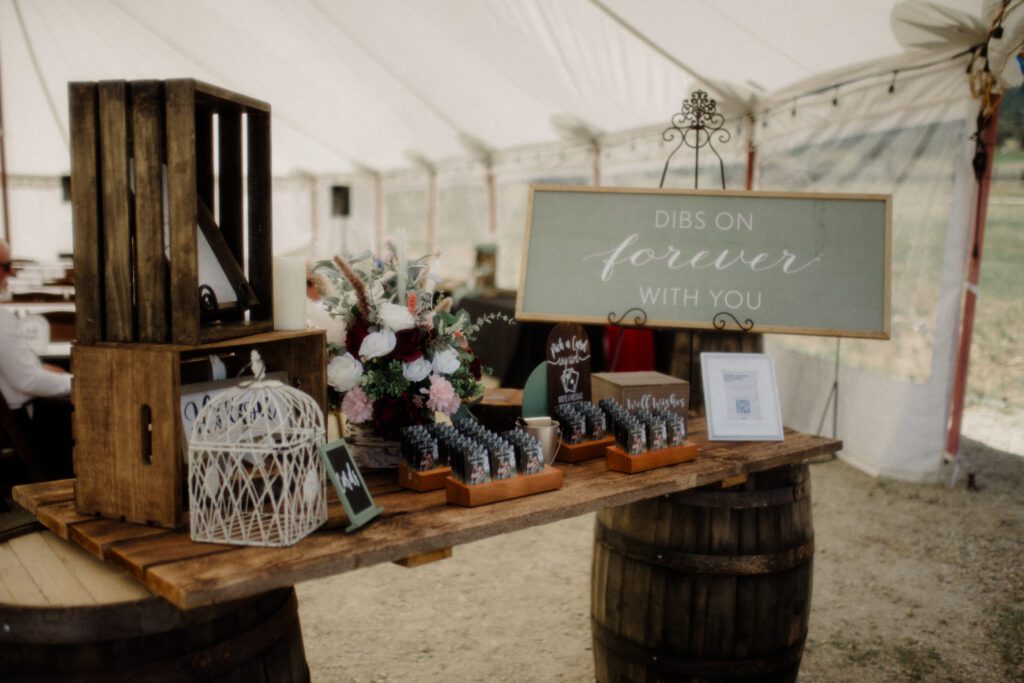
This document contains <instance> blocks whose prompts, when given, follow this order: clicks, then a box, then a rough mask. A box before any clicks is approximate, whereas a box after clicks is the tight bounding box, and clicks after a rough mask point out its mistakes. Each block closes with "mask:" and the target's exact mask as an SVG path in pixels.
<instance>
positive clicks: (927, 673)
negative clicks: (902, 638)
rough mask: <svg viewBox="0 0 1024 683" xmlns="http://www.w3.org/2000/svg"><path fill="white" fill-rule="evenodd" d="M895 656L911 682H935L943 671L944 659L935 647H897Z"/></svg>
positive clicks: (894, 649) (894, 652)
mask: <svg viewBox="0 0 1024 683" xmlns="http://www.w3.org/2000/svg"><path fill="white" fill-rule="evenodd" d="M893 656H894V657H895V659H896V663H897V664H899V667H900V669H902V671H903V673H904V674H906V676H907V680H909V681H934V680H936V679H937V676H936V674H937V673H938V672H940V671H942V657H941V656H940V655H939V652H938V650H936V649H935V648H933V647H924V646H921V645H896V646H895V647H894V648H893Z"/></svg>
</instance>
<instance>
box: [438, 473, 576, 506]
mask: <svg viewBox="0 0 1024 683" xmlns="http://www.w3.org/2000/svg"><path fill="white" fill-rule="evenodd" d="M445 486H446V489H445V493H446V496H445V497H446V499H447V501H448V504H449V505H461V506H463V507H468V508H472V507H476V506H477V505H490V504H491V503H500V502H501V501H503V500H511V499H513V498H522V497H523V496H532V495H533V494H535V493H544V492H545V491H555V490H557V489H560V488H562V470H559V469H555V468H554V467H551V466H550V465H548V466H547V467H545V468H544V469H543V470H541V471H540V472H537V474H525V475H519V476H517V477H512V478H511V479H499V480H497V481H489V482H487V483H486V484H474V485H472V486H470V485H468V484H463V483H462V482H461V481H455V480H454V479H452V478H451V477H448V479H446V480H445Z"/></svg>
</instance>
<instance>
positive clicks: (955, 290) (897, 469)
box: [758, 64, 977, 481]
mask: <svg viewBox="0 0 1024 683" xmlns="http://www.w3.org/2000/svg"><path fill="white" fill-rule="evenodd" d="M888 86H889V82H887V81H885V80H882V81H881V82H876V83H873V84H872V83H870V82H866V83H863V84H862V85H861V86H860V87H859V88H858V91H857V92H855V93H854V92H851V93H845V94H843V93H840V94H839V95H838V96H836V95H835V94H834V93H824V94H822V95H819V96H817V97H812V98H806V99H804V100H801V101H799V102H797V103H796V105H795V109H793V110H792V111H790V112H778V113H777V115H775V116H772V117H768V118H767V119H766V120H765V124H766V125H765V127H764V128H762V129H760V130H759V132H760V133H761V135H760V137H759V150H760V153H761V155H762V161H761V163H760V164H759V167H758V189H801V190H809V191H842V192H863V193H885V194H892V196H893V225H894V230H893V245H892V253H893V255H892V276H891V290H892V304H891V319H892V331H891V339H890V340H888V341H875V340H858V339H844V340H842V341H841V342H840V343H839V344H838V346H837V343H836V341H835V340H830V339H824V338H799V337H781V336H772V337H771V338H770V343H769V348H770V349H771V352H772V354H773V356H774V357H775V359H776V363H777V376H778V378H779V385H780V396H781V397H783V398H782V400H783V406H784V408H783V416H784V420H785V422H786V424H787V425H790V426H792V427H794V428H796V429H802V430H808V431H817V430H818V429H819V428H821V427H822V425H823V424H824V425H826V427H825V428H824V430H823V431H824V432H825V433H832V419H831V418H832V417H833V415H832V412H831V410H830V411H828V412H827V414H826V407H827V406H828V405H829V403H828V397H829V391H830V390H831V387H832V383H833V381H834V379H835V376H836V372H835V369H834V359H835V355H836V354H837V353H838V354H839V358H840V360H841V367H840V370H839V377H838V386H839V405H840V409H839V414H838V415H839V417H838V429H837V430H836V434H837V435H838V436H839V437H840V438H842V439H843V442H844V449H843V451H842V453H841V457H843V458H844V459H847V460H850V461H851V462H854V463H855V464H857V465H858V466H859V467H861V468H862V469H865V470H866V471H869V472H871V473H872V474H877V475H884V476H888V477H893V478H899V479H904V480H911V481H930V480H934V479H935V478H936V477H938V476H939V474H940V473H941V472H942V463H943V459H944V454H945V440H944V434H945V424H946V419H947V417H948V415H949V402H948V398H949V395H950V390H951V388H952V378H953V368H954V356H955V351H956V342H957V331H958V329H959V327H958V322H957V321H958V320H959V311H960V302H961V295H962V292H963V279H964V277H965V273H966V263H967V259H966V255H967V254H966V249H967V241H968V236H969V234H970V232H969V231H970V227H971V225H972V222H971V219H972V213H971V209H972V208H973V197H974V189H975V187H976V183H975V181H974V176H973V172H972V170H971V167H970V164H969V160H970V156H971V153H972V152H973V145H969V144H968V143H967V140H968V137H969V136H970V134H971V133H973V128H971V127H968V126H967V125H966V124H965V121H971V122H972V123H973V118H974V116H973V114H974V113H975V112H976V111H977V104H976V103H975V102H974V101H973V99H972V98H971V95H970V92H969V88H968V86H967V83H966V81H965V79H964V78H963V65H962V64H949V65H947V66H946V67H945V68H944V70H943V71H942V72H934V71H933V72H929V73H921V74H914V75H908V76H907V77H906V78H905V79H903V80H898V81H897V83H896V87H895V89H894V91H893V92H889V88H888ZM833 101H834V102H835V103H833ZM832 410H834V407H833V408H832ZM822 418H825V419H824V420H823V419H822Z"/></svg>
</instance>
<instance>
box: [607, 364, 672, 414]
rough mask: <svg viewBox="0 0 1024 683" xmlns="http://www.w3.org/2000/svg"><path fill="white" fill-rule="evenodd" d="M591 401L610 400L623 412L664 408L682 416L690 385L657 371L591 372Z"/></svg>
mask: <svg viewBox="0 0 1024 683" xmlns="http://www.w3.org/2000/svg"><path fill="white" fill-rule="evenodd" d="M590 382H591V386H590V393H591V398H592V400H593V402H594V403H595V404H597V403H598V402H599V401H600V400H601V399H603V398H614V399H615V400H616V401H618V402H619V403H621V404H622V406H623V407H624V408H626V409H627V410H638V409H640V408H648V409H651V408H655V407H664V408H668V409H669V410H671V411H673V412H675V413H676V414H677V415H681V416H682V417H684V418H685V417H688V412H689V410H690V383H689V382H687V381H686V380H682V379H679V378H678V377H672V376H671V375H664V374H662V373H660V372H649V371H644V372H595V373H594V374H593V375H592V376H591V379H590Z"/></svg>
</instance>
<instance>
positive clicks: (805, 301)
mask: <svg viewBox="0 0 1024 683" xmlns="http://www.w3.org/2000/svg"><path fill="white" fill-rule="evenodd" d="M527 215H528V217H527V226H526V235H525V241H524V246H523V260H522V267H521V271H520V278H519V291H518V295H517V298H516V319H518V320H528V321H546V322H563V321H569V322H580V323H599V324H603V323H607V322H608V317H609V314H614V315H615V317H616V318H618V317H619V316H622V315H624V314H626V313H627V312H633V313H635V312H636V311H637V309H639V310H642V311H643V312H644V314H645V315H646V324H647V325H648V326H650V327H666V328H685V329H710V328H714V327H716V325H715V320H716V315H717V314H719V313H727V314H729V315H731V316H732V317H733V318H735V320H737V321H739V324H742V323H743V322H745V321H747V320H749V321H751V322H752V323H753V331H754V332H778V333H789V334H814V335H825V336H836V337H862V338H869V339H888V338H889V307H890V277H891V275H890V272H891V261H892V198H891V196H889V195H865V194H838V193H837V194H821V193H799V192H730V191H717V190H645V189H637V188H595V187H576V186H565V185H534V186H531V187H530V203H529V209H528V214H527ZM633 313H630V316H629V318H628V319H627V320H631V319H632V318H633ZM719 319H721V320H723V321H725V325H726V329H735V328H736V327H737V323H734V322H732V321H731V320H730V319H729V318H727V317H722V316H719Z"/></svg>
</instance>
